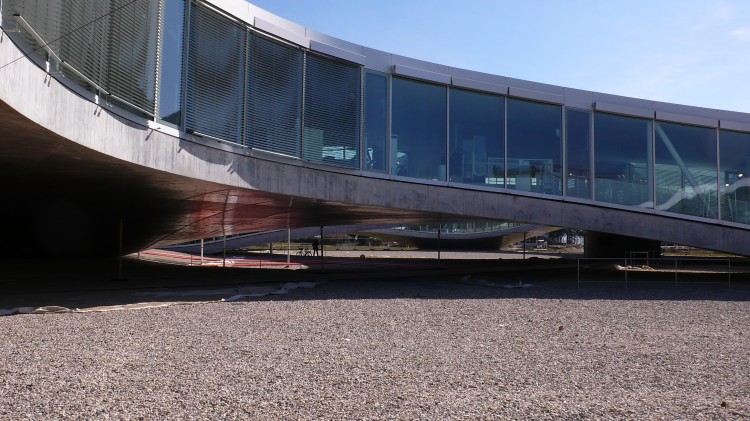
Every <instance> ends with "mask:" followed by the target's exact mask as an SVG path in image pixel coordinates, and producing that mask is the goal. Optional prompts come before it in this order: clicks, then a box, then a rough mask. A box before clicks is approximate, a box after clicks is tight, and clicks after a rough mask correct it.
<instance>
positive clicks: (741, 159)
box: [719, 130, 750, 224]
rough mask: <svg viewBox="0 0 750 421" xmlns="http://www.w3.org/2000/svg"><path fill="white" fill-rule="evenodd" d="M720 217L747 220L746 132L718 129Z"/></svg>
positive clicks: (749, 156)
mask: <svg viewBox="0 0 750 421" xmlns="http://www.w3.org/2000/svg"><path fill="white" fill-rule="evenodd" d="M719 159H720V168H721V170H720V172H719V175H720V178H719V183H720V188H721V219H723V220H725V221H733V222H739V223H741V224H750V133H739V132H732V131H729V130H721V131H720V132H719Z"/></svg>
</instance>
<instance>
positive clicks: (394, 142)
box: [390, 78, 447, 180]
mask: <svg viewBox="0 0 750 421" xmlns="http://www.w3.org/2000/svg"><path fill="white" fill-rule="evenodd" d="M446 105H447V100H446V87H445V86H439V85H433V84H431V83H424V82H417V81H413V80H408V79H400V78H393V135H392V136H391V143H390V148H391V152H390V157H391V174H394V175H402V176H406V177H415V178H423V179H428V180H445V173H446V168H445V165H446V163H445V158H446V156H445V155H446V153H445V152H446V138H445V137H446V136H445V130H446V120H447V108H446Z"/></svg>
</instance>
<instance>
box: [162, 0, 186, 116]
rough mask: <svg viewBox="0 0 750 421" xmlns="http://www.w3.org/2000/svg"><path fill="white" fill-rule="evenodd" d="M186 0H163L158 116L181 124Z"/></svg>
mask: <svg viewBox="0 0 750 421" xmlns="http://www.w3.org/2000/svg"><path fill="white" fill-rule="evenodd" d="M184 18H185V0H165V1H164V23H163V27H162V48H161V73H160V76H159V118H160V119H162V120H163V121H166V122H168V123H172V124H175V125H179V124H180V114H181V113H180V111H181V101H182V34H183V29H184V26H185V25H184Z"/></svg>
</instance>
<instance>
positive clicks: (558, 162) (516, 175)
mask: <svg viewBox="0 0 750 421" xmlns="http://www.w3.org/2000/svg"><path fill="white" fill-rule="evenodd" d="M561 133H562V107H560V106H558V105H551V104H541V103H538V102H531V101H523V100H520V99H513V98H509V99H508V182H507V186H508V188H509V189H515V190H521V191H528V192H536V193H543V194H554V195H562V157H561V155H562V147H561V145H560V143H561Z"/></svg>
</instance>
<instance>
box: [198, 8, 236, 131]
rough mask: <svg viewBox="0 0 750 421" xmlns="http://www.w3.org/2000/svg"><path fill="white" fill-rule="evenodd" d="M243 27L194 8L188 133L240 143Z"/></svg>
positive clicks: (209, 11) (203, 9)
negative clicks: (191, 131) (192, 132)
mask: <svg viewBox="0 0 750 421" xmlns="http://www.w3.org/2000/svg"><path fill="white" fill-rule="evenodd" d="M245 36H246V31H245V29H244V28H243V27H241V26H239V25H237V24H235V23H233V22H232V21H230V20H229V19H227V18H225V17H223V16H221V15H219V14H218V13H216V12H214V11H212V10H211V9H209V8H208V7H204V6H199V5H197V4H195V3H194V4H193V6H192V9H191V11H190V52H189V60H188V72H187V75H188V76H187V79H188V80H187V95H188V97H187V112H186V115H185V117H186V119H185V125H186V128H187V129H188V130H193V131H195V132H198V133H202V134H205V135H209V136H213V137H217V138H219V139H223V140H227V141H231V142H235V143H242V125H243V112H242V111H243V106H242V103H243V98H244V95H243V94H244V90H243V89H242V87H243V86H244V84H245Z"/></svg>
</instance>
